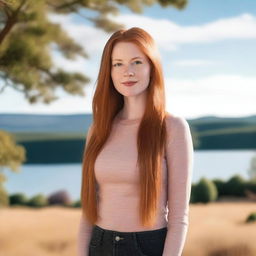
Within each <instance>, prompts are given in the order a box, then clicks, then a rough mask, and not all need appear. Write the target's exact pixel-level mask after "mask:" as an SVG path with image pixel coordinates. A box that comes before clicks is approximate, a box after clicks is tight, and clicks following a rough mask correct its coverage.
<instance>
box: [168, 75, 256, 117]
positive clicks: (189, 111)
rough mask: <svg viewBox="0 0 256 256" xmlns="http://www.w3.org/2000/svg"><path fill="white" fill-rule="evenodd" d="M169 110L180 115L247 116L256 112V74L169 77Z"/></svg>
mask: <svg viewBox="0 0 256 256" xmlns="http://www.w3.org/2000/svg"><path fill="white" fill-rule="evenodd" d="M165 88H166V101H167V109H168V110H170V111H173V112H175V113H177V114H179V115H184V116H185V115H186V116H187V117H188V116H189V117H196V116H198V114H199V113H200V115H209V114H210V115H217V116H244V115H249V114H255V95H256V77H252V78H248V77H242V76H239V75H215V76H209V77H205V78H200V79H190V80H182V79H179V80H177V79H171V78H168V79H166V80H165Z"/></svg>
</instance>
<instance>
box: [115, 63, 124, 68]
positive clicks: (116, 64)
mask: <svg viewBox="0 0 256 256" xmlns="http://www.w3.org/2000/svg"><path fill="white" fill-rule="evenodd" d="M118 64H122V63H115V64H114V65H113V66H114V67H116V66H119V65H118Z"/></svg>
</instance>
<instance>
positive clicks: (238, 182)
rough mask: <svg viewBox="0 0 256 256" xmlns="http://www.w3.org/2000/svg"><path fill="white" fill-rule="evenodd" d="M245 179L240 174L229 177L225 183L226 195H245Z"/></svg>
mask: <svg viewBox="0 0 256 256" xmlns="http://www.w3.org/2000/svg"><path fill="white" fill-rule="evenodd" d="M244 189H245V180H244V179H243V178H242V177H241V176H240V175H235V176H233V177H231V178H230V179H229V180H228V181H227V182H226V184H225V190H226V193H227V195H232V196H245V194H244Z"/></svg>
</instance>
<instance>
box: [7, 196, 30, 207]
mask: <svg viewBox="0 0 256 256" xmlns="http://www.w3.org/2000/svg"><path fill="white" fill-rule="evenodd" d="M9 200H10V205H26V204H27V202H28V198H27V197H26V196H25V195H24V194H23V193H16V194H12V195H10V196H9Z"/></svg>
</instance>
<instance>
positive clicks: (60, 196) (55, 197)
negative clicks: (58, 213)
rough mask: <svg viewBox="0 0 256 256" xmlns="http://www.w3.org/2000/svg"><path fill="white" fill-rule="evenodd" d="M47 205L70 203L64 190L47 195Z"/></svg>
mask: <svg viewBox="0 0 256 256" xmlns="http://www.w3.org/2000/svg"><path fill="white" fill-rule="evenodd" d="M48 203H49V205H56V204H58V205H70V204H71V199H70V197H69V195H68V193H67V191H65V190H61V191H58V192H55V193H53V194H51V195H50V196H48Z"/></svg>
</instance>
